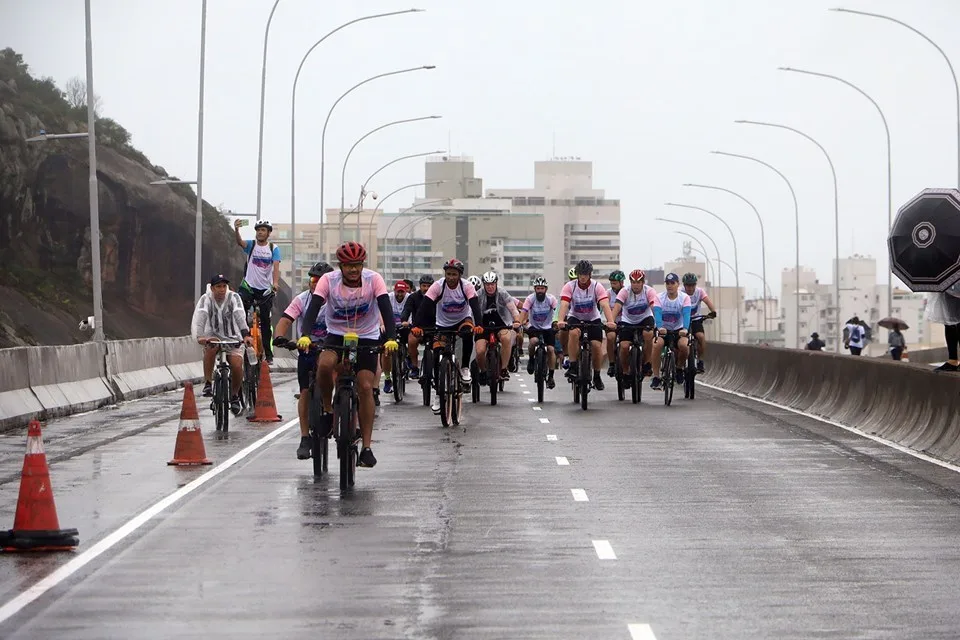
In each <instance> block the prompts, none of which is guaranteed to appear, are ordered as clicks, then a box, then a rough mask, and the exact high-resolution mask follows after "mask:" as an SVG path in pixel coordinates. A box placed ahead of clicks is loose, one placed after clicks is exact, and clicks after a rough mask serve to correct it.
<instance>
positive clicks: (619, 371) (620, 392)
mask: <svg viewBox="0 0 960 640" xmlns="http://www.w3.org/2000/svg"><path fill="white" fill-rule="evenodd" d="M613 370H614V375H613V382H614V384H616V385H617V400H621V401H622V400H623V399H624V398H626V395H627V391H626V389H624V388H623V367H622V366H621V365H620V343H619V342H618V343H616V344H615V345H614V349H613Z"/></svg>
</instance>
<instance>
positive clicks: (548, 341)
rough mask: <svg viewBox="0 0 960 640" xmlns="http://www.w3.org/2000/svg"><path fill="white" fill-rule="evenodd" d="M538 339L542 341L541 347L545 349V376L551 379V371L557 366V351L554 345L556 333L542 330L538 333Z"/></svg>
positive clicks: (550, 330) (551, 330)
mask: <svg viewBox="0 0 960 640" xmlns="http://www.w3.org/2000/svg"><path fill="white" fill-rule="evenodd" d="M540 339H541V340H543V346H544V347H546V348H547V375H548V376H550V377H551V378H552V377H553V370H554V368H555V367H556V366H557V350H556V348H555V347H554V345H555V344H556V342H557V332H556V331H554V330H553V329H544V330H543V331H542V332H540Z"/></svg>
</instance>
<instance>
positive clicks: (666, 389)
mask: <svg viewBox="0 0 960 640" xmlns="http://www.w3.org/2000/svg"><path fill="white" fill-rule="evenodd" d="M674 357H675V356H674V355H673V350H672V349H671V350H670V351H669V352H668V353H667V357H666V358H664V369H663V370H662V371H661V374H660V375H662V376H663V404H665V405H666V406H668V407H669V406H670V405H671V404H672V403H673V384H674V382H675V380H674V375H675V374H676V368H677V364H676V362H674Z"/></svg>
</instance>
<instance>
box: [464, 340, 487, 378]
mask: <svg viewBox="0 0 960 640" xmlns="http://www.w3.org/2000/svg"><path fill="white" fill-rule="evenodd" d="M489 339H490V332H489V330H487V331H484V332H483V333H481V334H480V335H478V336H475V337H474V338H473V342H474V343H475V344H474V346H473V348H474V349H476V351H477V371H479V372H480V373H485V372H486V370H487V340H489ZM466 343H467V339H464V345H466Z"/></svg>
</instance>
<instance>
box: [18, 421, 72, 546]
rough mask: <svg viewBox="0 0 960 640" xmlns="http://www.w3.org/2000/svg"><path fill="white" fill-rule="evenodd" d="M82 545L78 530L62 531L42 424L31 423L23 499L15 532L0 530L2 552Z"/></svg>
mask: <svg viewBox="0 0 960 640" xmlns="http://www.w3.org/2000/svg"><path fill="white" fill-rule="evenodd" d="M78 544H80V534H79V532H78V531H77V530H76V529H61V528H60V520H59V519H58V518H57V506H56V505H55V504H54V502H53V488H52V487H51V486H50V470H49V469H48V468H47V454H46V453H44V452H43V435H42V434H41V432H40V423H39V422H37V421H36V420H33V421H31V422H30V427H29V428H28V429H27V454H26V455H25V456H24V457H23V471H22V472H21V477H20V497H19V499H18V500H17V513H16V515H15V516H14V518H13V529H11V530H10V531H0V549H3V550H4V551H69V550H70V549H73V548H74V547H76V546H77V545H78Z"/></svg>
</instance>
